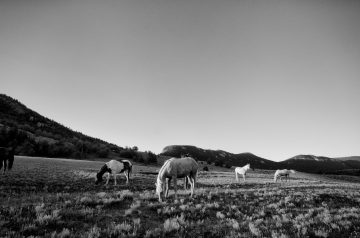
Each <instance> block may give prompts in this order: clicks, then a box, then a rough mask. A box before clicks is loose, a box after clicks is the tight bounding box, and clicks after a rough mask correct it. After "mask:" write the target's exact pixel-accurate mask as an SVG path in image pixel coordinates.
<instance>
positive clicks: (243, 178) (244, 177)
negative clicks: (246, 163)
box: [242, 174, 245, 182]
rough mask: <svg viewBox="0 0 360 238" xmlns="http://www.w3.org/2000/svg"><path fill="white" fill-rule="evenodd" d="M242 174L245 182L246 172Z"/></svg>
mask: <svg viewBox="0 0 360 238" xmlns="http://www.w3.org/2000/svg"><path fill="white" fill-rule="evenodd" d="M242 176H243V179H244V182H245V174H243V175H242Z"/></svg>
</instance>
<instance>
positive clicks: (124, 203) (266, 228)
mask: <svg viewBox="0 0 360 238" xmlns="http://www.w3.org/2000/svg"><path fill="white" fill-rule="evenodd" d="M102 164H103V162H96V161H77V160H59V159H45V158H27V157H17V158H16V162H15V166H14V170H13V171H11V173H9V174H6V175H1V180H0V227H2V229H0V237H31V236H32V237H36V236H41V237H201V236H202V237H359V232H360V219H359V218H360V209H359V207H360V206H359V205H360V204H359V203H360V192H359V188H360V185H359V184H357V183H350V182H346V181H342V180H338V179H337V177H331V178H329V177H323V176H320V175H309V174H305V173H296V174H295V175H294V176H292V180H291V182H290V183H286V184H285V183H283V184H280V183H278V184H274V183H273V181H272V175H273V172H274V171H264V170H261V171H260V170H259V171H258V170H255V171H250V173H249V174H248V177H247V181H246V182H245V183H244V182H242V181H241V182H239V183H236V182H235V179H234V173H233V170H225V169H222V170H221V171H210V172H201V173H200V174H199V177H198V181H199V183H198V184H197V187H198V189H197V190H196V197H195V198H193V199H190V198H189V197H188V192H185V191H181V192H180V196H179V200H174V197H173V192H172V191H171V193H170V198H169V199H168V200H167V202H166V203H159V202H158V201H157V197H156V195H155V194H154V182H155V176H156V175H154V172H155V171H156V170H157V169H158V168H156V167H146V166H140V165H135V166H134V173H133V176H132V180H131V183H130V184H129V185H126V184H125V178H124V177H121V178H120V177H119V178H120V182H119V181H118V182H119V183H118V186H113V181H110V186H107V187H106V186H104V185H99V186H96V185H95V184H94V176H95V173H96V171H97V170H98V169H99V168H100V167H101V166H102ZM348 179H349V178H348V177H347V180H348ZM350 179H351V178H350ZM179 188H180V186H179Z"/></svg>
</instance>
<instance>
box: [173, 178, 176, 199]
mask: <svg viewBox="0 0 360 238" xmlns="http://www.w3.org/2000/svg"><path fill="white" fill-rule="evenodd" d="M173 178H174V190H175V199H177V176H174V177H173Z"/></svg>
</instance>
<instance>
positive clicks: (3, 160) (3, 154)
mask: <svg viewBox="0 0 360 238" xmlns="http://www.w3.org/2000/svg"><path fill="white" fill-rule="evenodd" d="M13 163H14V149H13V148H5V147H0V170H1V169H2V167H3V166H4V171H3V174H4V173H5V171H6V169H8V170H11V168H12V166H13Z"/></svg>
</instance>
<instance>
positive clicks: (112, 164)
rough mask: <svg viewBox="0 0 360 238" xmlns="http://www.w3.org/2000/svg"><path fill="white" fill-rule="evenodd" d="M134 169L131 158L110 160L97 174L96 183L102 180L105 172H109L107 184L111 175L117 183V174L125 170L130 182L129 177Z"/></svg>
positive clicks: (127, 181) (127, 180)
mask: <svg viewBox="0 0 360 238" xmlns="http://www.w3.org/2000/svg"><path fill="white" fill-rule="evenodd" d="M131 171H132V163H131V162H130V161H129V160H120V161H117V160H110V161H109V162H107V163H105V164H104V166H103V167H101V169H100V171H99V172H98V173H97V174H96V178H95V184H98V183H100V182H102V176H103V174H105V173H108V177H107V180H106V185H107V184H108V183H109V180H110V176H111V175H113V176H114V181H115V185H116V176H117V175H118V174H121V173H122V172H124V175H125V177H126V183H129V177H130V174H131Z"/></svg>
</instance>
